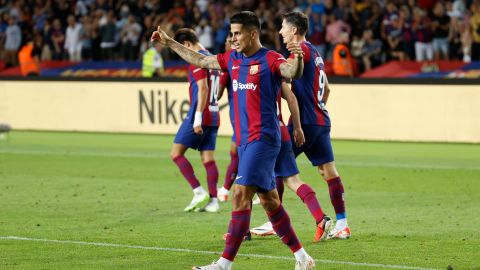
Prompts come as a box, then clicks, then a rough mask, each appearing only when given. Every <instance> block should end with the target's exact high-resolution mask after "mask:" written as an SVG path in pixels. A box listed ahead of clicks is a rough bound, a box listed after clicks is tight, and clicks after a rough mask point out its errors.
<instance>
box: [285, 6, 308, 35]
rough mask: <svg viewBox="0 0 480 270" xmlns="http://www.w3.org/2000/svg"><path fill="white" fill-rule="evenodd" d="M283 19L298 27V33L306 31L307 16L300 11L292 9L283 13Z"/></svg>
mask: <svg viewBox="0 0 480 270" xmlns="http://www.w3.org/2000/svg"><path fill="white" fill-rule="evenodd" d="M283 19H284V20H285V21H287V22H288V23H289V24H291V25H293V26H295V27H296V28H297V29H298V32H299V34H300V35H305V34H306V33H307V31H308V17H307V15H305V14H303V13H302V12H298V11H292V12H289V13H287V14H284V15H283Z"/></svg>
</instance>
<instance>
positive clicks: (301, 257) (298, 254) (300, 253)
mask: <svg viewBox="0 0 480 270" xmlns="http://www.w3.org/2000/svg"><path fill="white" fill-rule="evenodd" d="M293 255H294V256H295V260H297V262H300V261H306V260H307V259H308V254H307V252H306V251H305V249H303V248H301V249H299V250H297V251H295V252H294V253H293Z"/></svg>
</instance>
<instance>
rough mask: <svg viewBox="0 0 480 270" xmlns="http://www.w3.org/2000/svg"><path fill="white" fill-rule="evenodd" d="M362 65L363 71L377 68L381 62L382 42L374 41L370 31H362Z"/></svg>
mask: <svg viewBox="0 0 480 270" xmlns="http://www.w3.org/2000/svg"><path fill="white" fill-rule="evenodd" d="M362 40H363V47H362V54H361V59H362V64H363V68H364V70H365V71H368V70H370V69H372V68H373V67H376V66H378V65H379V64H380V63H381V61H382V56H381V52H382V42H381V41H380V40H378V39H374V37H373V31H372V30H370V29H367V30H364V31H363V35H362Z"/></svg>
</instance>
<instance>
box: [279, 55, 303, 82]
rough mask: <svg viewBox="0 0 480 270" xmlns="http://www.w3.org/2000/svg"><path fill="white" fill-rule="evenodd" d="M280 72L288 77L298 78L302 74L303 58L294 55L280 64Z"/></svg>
mask: <svg viewBox="0 0 480 270" xmlns="http://www.w3.org/2000/svg"><path fill="white" fill-rule="evenodd" d="M280 73H281V74H282V76H283V77H285V78H288V79H299V78H300V77H302V74H303V60H300V59H298V58H297V57H295V58H294V59H288V60H287V62H286V63H282V64H281V65H280Z"/></svg>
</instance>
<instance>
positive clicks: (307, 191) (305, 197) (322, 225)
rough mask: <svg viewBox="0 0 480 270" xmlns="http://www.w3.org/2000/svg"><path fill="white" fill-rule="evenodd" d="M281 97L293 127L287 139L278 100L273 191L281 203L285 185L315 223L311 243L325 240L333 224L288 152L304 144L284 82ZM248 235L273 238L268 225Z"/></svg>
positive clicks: (294, 103)
mask: <svg viewBox="0 0 480 270" xmlns="http://www.w3.org/2000/svg"><path fill="white" fill-rule="evenodd" d="M282 97H283V98H284V99H285V100H286V101H287V104H288V108H289V110H290V112H291V119H292V121H291V122H292V125H293V128H292V138H291V139H290V137H291V136H290V134H289V131H288V128H287V127H286V126H285V124H284V122H283V117H282V109H281V100H280V97H279V99H278V120H279V124H280V132H281V137H282V146H281V148H280V153H279V154H278V157H277V161H276V163H275V177H276V185H277V191H278V195H279V197H280V201H281V200H282V197H283V190H284V183H286V184H287V186H288V187H289V188H290V189H291V190H292V191H293V192H295V194H297V196H298V197H299V198H300V199H301V200H302V201H303V202H304V203H305V205H306V206H307V208H308V210H309V211H310V213H311V214H312V216H313V218H314V219H315V221H316V232H315V237H314V239H313V241H314V242H318V241H321V240H323V239H325V237H326V236H327V235H328V233H329V232H330V229H331V226H332V225H333V223H332V220H331V219H330V217H329V216H327V215H325V213H324V212H323V210H322V208H321V207H320V203H319V202H318V200H317V197H316V196H315V191H314V190H313V189H312V188H311V187H310V186H309V185H308V184H306V183H304V182H303V181H302V180H301V179H300V175H299V171H298V168H297V163H296V162H295V155H294V153H293V150H292V141H293V142H294V143H295V146H296V147H301V146H302V145H303V144H304V142H305V137H304V134H303V130H302V127H301V121H300V114H299V108H298V103H297V99H296V97H295V95H294V94H293V93H292V91H291V90H290V87H289V86H288V85H287V84H286V83H282ZM291 140H292V141H291ZM250 232H251V233H252V234H256V235H260V236H267V235H276V233H275V231H274V230H273V228H272V223H271V222H267V223H265V224H263V225H262V226H259V227H256V228H253V229H251V230H250Z"/></svg>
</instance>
